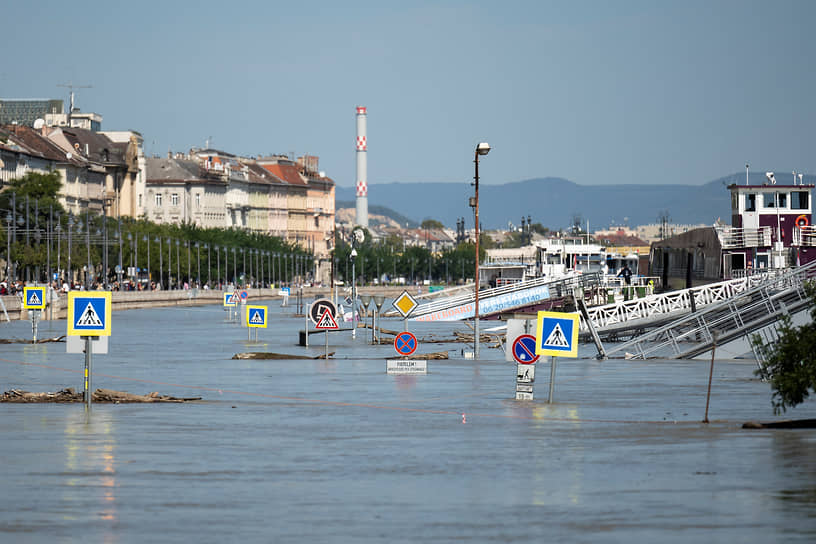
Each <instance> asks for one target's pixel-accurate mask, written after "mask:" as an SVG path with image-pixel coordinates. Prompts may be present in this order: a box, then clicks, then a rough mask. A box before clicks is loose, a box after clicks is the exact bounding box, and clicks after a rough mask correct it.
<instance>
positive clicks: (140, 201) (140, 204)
mask: <svg viewBox="0 0 816 544" xmlns="http://www.w3.org/2000/svg"><path fill="white" fill-rule="evenodd" d="M139 207H140V208H141V207H142V195H139Z"/></svg>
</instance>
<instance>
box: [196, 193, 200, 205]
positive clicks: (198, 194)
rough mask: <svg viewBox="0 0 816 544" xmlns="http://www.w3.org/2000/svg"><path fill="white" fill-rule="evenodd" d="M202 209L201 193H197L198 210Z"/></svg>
mask: <svg viewBox="0 0 816 544" xmlns="http://www.w3.org/2000/svg"><path fill="white" fill-rule="evenodd" d="M200 207H201V193H196V208H200Z"/></svg>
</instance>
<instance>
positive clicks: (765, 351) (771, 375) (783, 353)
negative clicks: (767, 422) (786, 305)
mask: <svg viewBox="0 0 816 544" xmlns="http://www.w3.org/2000/svg"><path fill="white" fill-rule="evenodd" d="M805 289H806V291H807V294H808V297H809V298H810V300H811V304H812V309H811V311H810V316H811V321H810V323H807V324H805V325H802V326H800V327H795V326H793V324H792V322H791V318H790V317H789V316H787V315H786V316H783V317H782V319H781V322H780V325H779V339H778V341H777V342H775V343H773V344H765V343H764V341H763V340H762V338H761V337H760V336H759V335H757V336H754V338H753V339H752V342H753V344H754V346H755V347H756V348H757V351H758V352H759V354H760V356H761V357H762V358H763V359H764V361H765V365H764V366H763V368H761V369H759V370H757V371H756V374H757V375H759V376H762V377H765V378H767V379H768V380H769V381H770V384H771V388H772V389H773V395H772V397H771V404H772V405H773V409H774V413H775V414H779V413H781V412H784V411H786V410H787V409H788V408H793V407H794V406H796V405H798V404H801V403H802V402H804V401H805V400H806V399H807V398H808V397H809V396H810V394H811V393H813V392H816V285H814V284H813V283H809V284H807V285H806V287H805Z"/></svg>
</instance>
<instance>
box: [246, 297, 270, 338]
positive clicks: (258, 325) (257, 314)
mask: <svg viewBox="0 0 816 544" xmlns="http://www.w3.org/2000/svg"><path fill="white" fill-rule="evenodd" d="M268 310H269V309H268V308H267V307H266V306H249V305H247V307H246V325H247V340H249V339H250V330H251V329H255V341H256V342H257V341H258V329H265V328H266V317H267V314H268V313H269V312H268Z"/></svg>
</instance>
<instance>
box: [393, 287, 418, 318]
mask: <svg viewBox="0 0 816 544" xmlns="http://www.w3.org/2000/svg"><path fill="white" fill-rule="evenodd" d="M418 304H419V303H418V302H417V301H416V299H414V297H412V296H411V295H410V294H408V291H403V292H402V294H401V295H400V296H398V297H397V298H396V300H394V302H393V306H394V308H396V309H397V311H398V312H399V313H400V315H402V317H408V316H409V315H410V314H411V312H413V311H414V308H416V307H417V306H418Z"/></svg>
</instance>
